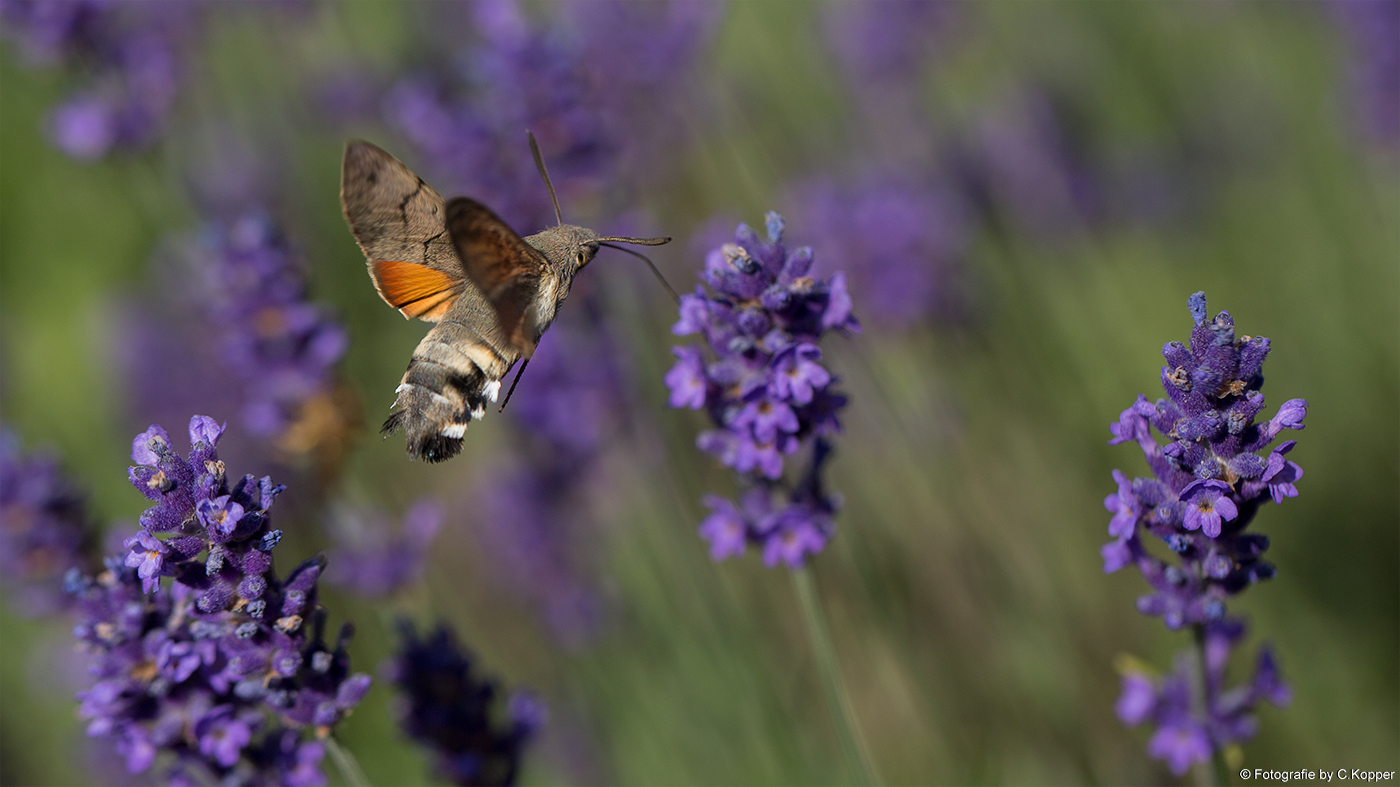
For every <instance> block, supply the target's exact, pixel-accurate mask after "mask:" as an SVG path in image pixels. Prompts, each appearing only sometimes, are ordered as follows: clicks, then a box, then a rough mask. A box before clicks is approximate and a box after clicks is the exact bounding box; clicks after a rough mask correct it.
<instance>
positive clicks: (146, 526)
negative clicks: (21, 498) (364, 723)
mask: <svg viewBox="0 0 1400 787" xmlns="http://www.w3.org/2000/svg"><path fill="white" fill-rule="evenodd" d="M223 431H224V427H223V425H222V424H219V423H217V422H215V421H214V420H213V419H211V418H208V417H206V416H195V417H194V418H192V419H191V420H190V426H189V437H190V452H189V454H188V456H181V455H180V454H178V453H176V452H175V451H174V449H173V447H172V445H171V441H170V436H169V434H168V433H167V432H166V430H165V429H163V428H161V427H160V426H154V425H153V426H152V427H151V428H149V429H147V430H146V431H145V432H143V433H142V434H141V435H138V437H137V439H136V440H135V441H134V442H133V450H132V460H133V461H135V462H137V465H136V466H134V467H132V468H130V470H129V473H128V475H129V477H130V479H131V482H132V485H133V486H135V487H136V489H137V490H138V491H140V492H141V493H142V494H144V495H145V496H146V497H147V498H148V499H149V500H151V501H152V502H153V505H152V506H151V507H150V508H148V509H147V510H146V511H145V512H144V513H143V514H142V515H141V518H140V521H141V526H142V530H141V531H140V532H139V533H138V534H137V535H136V536H135V537H133V538H130V539H127V541H126V544H127V546H128V548H129V549H130V550H131V553H130V554H129V555H128V556H127V558H126V560H125V561H123V560H122V558H119V557H114V558H108V560H107V567H106V570H105V571H103V572H101V573H100V574H98V575H97V576H96V577H81V578H75V579H74V581H73V582H71V583H70V585H71V587H72V592H73V593H75V594H76V596H77V604H78V609H79V612H80V615H79V617H80V622H79V624H78V625H77V627H76V628H75V629H74V634H75V636H76V637H77V638H78V640H79V643H80V644H81V645H82V647H83V648H84V649H85V650H87V652H88V653H89V654H90V666H89V671H90V672H91V674H92V675H93V677H94V678H96V682H95V683H94V684H93V685H92V686H91V688H89V689H87V690H86V691H84V692H82V693H81V694H79V696H78V699H79V701H80V707H79V715H80V716H81V717H83V718H85V719H88V720H89V726H88V734H89V735H90V736H94V737H104V738H110V739H111V740H112V741H113V744H114V747H115V749H116V751H117V752H118V753H119V754H121V755H122V756H123V757H124V758H125V760H126V765H127V768H128V770H130V771H131V772H132V773H139V772H143V771H146V770H148V769H150V768H151V767H153V766H154V765H155V764H156V762H157V760H161V761H162V763H163V764H162V765H161V768H162V769H164V772H165V775H166V776H167V777H168V778H169V779H170V780H171V781H172V782H174V783H215V782H237V783H244V784H252V783H264V782H267V783H284V784H297V785H307V786H308V787H309V786H310V785H323V784H325V776H324V774H322V773H321V770H320V765H319V763H320V761H321V759H322V757H323V756H324V748H323V746H322V744H320V743H318V742H316V741H314V740H303V739H302V731H304V730H308V729H310V730H313V731H314V732H315V734H316V736H317V738H322V737H325V736H326V735H328V734H329V733H330V729H331V727H333V726H334V725H335V724H336V723H337V722H338V721H339V720H340V719H341V718H343V717H344V716H346V715H347V714H349V713H350V711H351V710H352V709H353V708H354V707H355V705H357V704H358V703H359V701H360V699H361V698H363V697H364V695H365V693H366V692H367V691H368V690H369V685H370V678H369V676H368V675H364V674H355V675H352V674H350V661H349V655H348V654H347V652H346V644H347V642H348V641H349V638H350V636H351V634H352V627H351V626H350V625H349V624H346V625H345V626H344V627H342V629H341V632H340V635H339V637H338V638H337V641H336V643H335V646H334V647H333V648H332V647H328V646H327V645H326V643H325V639H324V628H325V623H326V611H325V609H324V608H322V607H321V606H320V605H319V603H318V602H317V580H318V579H319V577H320V575H321V573H322V570H323V569H324V568H325V558H323V557H321V556H319V555H318V556H316V557H313V558H311V559H310V560H307V561H305V562H303V563H302V564H301V565H300V566H298V567H297V568H296V569H294V570H293V571H292V572H291V573H290V574H289V575H288V576H287V577H286V578H285V579H281V578H279V577H278V575H277V573H276V572H275V571H274V570H273V565H272V562H273V561H272V551H273V549H274V548H275V547H276V546H277V543H278V541H279V540H280V539H281V536H282V531H280V530H274V529H272V527H271V522H270V519H269V516H268V509H269V507H270V506H271V505H272V503H273V500H274V499H275V498H276V497H277V495H278V494H279V493H280V492H281V491H282V487H281V486H280V485H274V484H273V483H272V481H271V480H270V479H269V478H266V477H264V478H261V479H257V478H254V477H253V476H244V477H243V478H242V479H238V480H234V479H230V478H229V477H228V475H227V473H226V470H225V468H224V463H223V462H222V461H221V460H220V459H219V457H218V451H217V444H218V441H219V439H220V438H221V437H222V436H223ZM163 577H172V578H173V581H171V582H169V583H164V582H162V578H163Z"/></svg>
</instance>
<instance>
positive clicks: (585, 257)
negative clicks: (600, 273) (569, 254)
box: [574, 249, 588, 265]
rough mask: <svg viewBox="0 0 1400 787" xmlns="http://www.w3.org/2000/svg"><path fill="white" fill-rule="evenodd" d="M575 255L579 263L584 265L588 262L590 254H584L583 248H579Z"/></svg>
mask: <svg viewBox="0 0 1400 787" xmlns="http://www.w3.org/2000/svg"><path fill="white" fill-rule="evenodd" d="M574 257H575V259H577V260H578V264H579V265H583V264H584V263H586V262H588V255H586V254H584V253H583V250H582V249H579V251H578V253H577V254H576V255H574Z"/></svg>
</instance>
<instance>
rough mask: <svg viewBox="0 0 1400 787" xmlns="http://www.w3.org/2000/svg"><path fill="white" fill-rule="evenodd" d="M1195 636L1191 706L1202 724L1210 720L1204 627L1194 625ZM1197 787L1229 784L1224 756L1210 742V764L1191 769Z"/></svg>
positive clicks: (1218, 786)
mask: <svg viewBox="0 0 1400 787" xmlns="http://www.w3.org/2000/svg"><path fill="white" fill-rule="evenodd" d="M1192 633H1193V634H1194V635H1195V640H1196V644H1195V648H1194V650H1195V655H1196V658H1195V659H1194V663H1193V665H1192V667H1193V668H1192V670H1191V673H1192V674H1191V683H1192V684H1193V685H1192V688H1193V689H1194V691H1193V692H1192V693H1193V697H1192V701H1191V702H1192V706H1193V710H1194V711H1195V713H1194V714H1193V715H1194V716H1195V717H1196V718H1198V719H1201V720H1202V721H1203V722H1204V721H1206V720H1208V719H1209V718H1210V684H1209V680H1210V679H1209V677H1207V676H1208V675H1209V673H1208V671H1207V668H1206V629H1205V626H1202V625H1196V626H1193V627H1192ZM1192 770H1193V775H1194V776H1195V780H1196V786H1197V787H1221V785H1228V784H1229V783H1230V773H1229V769H1228V768H1227V767H1226V765H1225V755H1224V753H1223V752H1221V751H1220V749H1218V748H1217V747H1216V745H1215V742H1214V741H1212V742H1211V744H1210V762H1198V763H1196V766H1195V767H1194V768H1193V769H1192Z"/></svg>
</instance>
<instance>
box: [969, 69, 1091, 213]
mask: <svg viewBox="0 0 1400 787" xmlns="http://www.w3.org/2000/svg"><path fill="white" fill-rule="evenodd" d="M958 157H959V159H960V169H961V170H962V175H963V179H964V180H965V181H966V183H965V185H966V188H967V190H968V191H969V192H970V193H971V194H973V195H974V197H975V199H976V201H977V202H979V203H980V204H981V205H982V206H983V208H984V209H985V210H988V211H990V212H991V213H992V214H993V215H994V216H996V217H997V218H998V219H999V220H1000V221H1003V222H1007V223H1009V224H1010V225H1011V226H1012V227H1014V228H1016V229H1017V230H1019V231H1021V232H1024V233H1026V234H1029V235H1032V236H1036V237H1040V238H1063V237H1065V236H1068V235H1074V234H1076V233H1078V232H1082V231H1083V229H1084V228H1085V227H1086V226H1088V225H1090V224H1092V223H1093V222H1095V221H1096V220H1097V219H1098V218H1099V216H1100V215H1101V213H1102V204H1103V199H1102V195H1101V194H1100V192H1101V190H1102V184H1101V183H1100V178H1099V173H1098V167H1097V166H1096V164H1095V163H1094V162H1093V161H1092V160H1091V158H1090V156H1089V155H1088V152H1087V151H1086V150H1085V149H1084V147H1083V146H1082V145H1080V144H1078V141H1077V140H1075V139H1073V138H1071V136H1070V135H1069V133H1068V131H1067V127H1066V124H1065V123H1064V122H1063V119H1062V117H1061V114H1060V112H1059V111H1058V108H1057V107H1056V105H1055V104H1054V102H1052V101H1051V99H1050V97H1049V96H1048V95H1046V94H1045V93H1042V92H1039V91H1034V90H1026V91H1024V92H1022V93H1020V94H1018V95H1016V96H1015V97H1014V98H1013V100H1010V101H1006V102H1002V103H1000V104H994V105H992V106H991V107H990V108H989V109H988V110H987V112H986V113H985V114H984V115H983V116H982V117H981V118H980V119H979V121H978V123H977V124H976V128H975V130H974V136H973V137H972V138H970V139H969V140H968V141H967V142H966V143H965V144H964V149H963V150H962V151H961V152H960V153H959V154H958Z"/></svg>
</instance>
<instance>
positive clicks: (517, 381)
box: [496, 358, 530, 413]
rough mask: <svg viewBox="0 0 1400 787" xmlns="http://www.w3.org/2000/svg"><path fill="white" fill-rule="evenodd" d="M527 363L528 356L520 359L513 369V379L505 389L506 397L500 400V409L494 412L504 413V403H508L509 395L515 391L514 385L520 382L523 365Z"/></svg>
mask: <svg viewBox="0 0 1400 787" xmlns="http://www.w3.org/2000/svg"><path fill="white" fill-rule="evenodd" d="M529 365H530V359H529V358H523V359H521V361H520V368H519V369H517V370H516V371H515V379H514V380H511V381H510V390H509V391H506V399H505V401H504V402H501V409H499V410H497V411H496V412H498V413H504V412H505V411H506V405H508V404H510V395H511V394H513V393H515V386H517V385H519V384H520V375H522V374H524V373H525V367H526V366H529Z"/></svg>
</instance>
